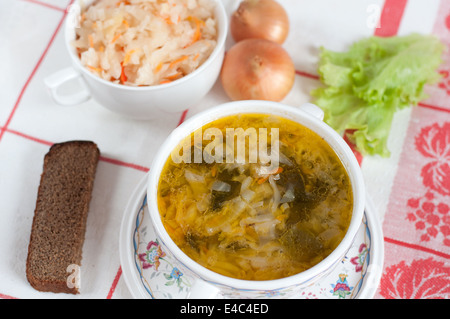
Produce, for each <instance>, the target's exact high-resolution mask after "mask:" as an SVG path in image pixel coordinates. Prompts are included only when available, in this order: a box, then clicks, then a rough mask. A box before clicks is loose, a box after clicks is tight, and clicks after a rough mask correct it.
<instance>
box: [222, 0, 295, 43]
mask: <svg viewBox="0 0 450 319" xmlns="http://www.w3.org/2000/svg"><path fill="white" fill-rule="evenodd" d="M230 30H231V35H232V36H233V39H234V40H235V41H236V42H238V41H242V40H244V39H249V38H258V39H266V40H270V41H273V42H276V43H279V44H282V43H283V42H284V40H286V37H287V35H288V33H289V19H288V15H287V13H286V11H285V10H284V8H283V7H282V6H281V5H280V4H279V3H278V2H276V1H273V0H244V1H242V2H241V4H240V5H239V8H238V9H237V10H236V11H235V12H234V13H233V14H232V16H231V22H230Z"/></svg>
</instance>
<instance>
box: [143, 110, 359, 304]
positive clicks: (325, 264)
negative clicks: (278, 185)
mask: <svg viewBox="0 0 450 319" xmlns="http://www.w3.org/2000/svg"><path fill="white" fill-rule="evenodd" d="M239 113H261V114H273V115H278V116H282V117H285V118H287V119H291V120H293V121H296V122H298V123H300V124H302V125H304V126H306V127H308V128H310V129H311V130H312V131H314V132H316V133H317V134H319V135H320V136H321V137H322V138H323V139H324V140H325V141H326V142H327V143H328V144H329V145H330V146H331V147H332V148H333V149H334V151H335V152H336V154H337V155H338V156H339V158H340V159H341V161H342V163H343V165H344V167H345V168H346V170H347V173H348V175H349V177H350V181H351V184H352V191H353V197H354V207H353V212H352V218H351V221H350V226H349V228H348V230H347V233H346V235H345V236H344V238H343V240H342V241H341V243H340V244H339V245H338V247H337V248H336V249H335V250H334V251H333V252H332V253H331V254H330V255H329V256H327V257H326V258H325V259H324V260H322V261H321V262H320V263H318V264H317V265H315V266H314V267H312V268H310V269H308V270H306V271H303V272H301V273H299V274H296V275H294V276H290V277H286V278H282V279H276V280H267V281H250V280H240V279H234V278H230V277H226V276H223V275H220V274H217V273H215V272H213V271H211V270H208V269H206V268H205V267H203V266H201V265H199V264H198V263H196V262H195V261H194V260H192V259H191V258H189V257H188V256H187V255H186V254H185V253H184V252H183V251H182V250H181V249H180V248H178V247H177V245H176V244H175V243H174V241H173V240H172V239H171V238H170V236H169V235H168V233H167V232H166V230H165V228H164V226H163V223H162V221H161V218H160V214H159V211H158V207H157V188H158V183H159V177H160V174H161V171H162V169H163V167H164V165H165V163H166V161H167V159H168V158H169V156H170V154H171V152H172V150H173V149H174V148H175V147H176V146H177V145H178V144H179V143H180V141H182V140H183V139H184V138H185V137H186V136H188V135H189V134H191V133H192V132H194V131H195V130H196V129H198V128H200V127H202V126H203V125H205V124H207V123H210V122H212V121H214V120H217V119H219V118H222V117H225V116H229V115H233V114H239ZM322 119H323V112H322V111H321V110H320V109H319V108H318V107H317V106H315V105H312V104H306V105H304V106H301V107H300V108H295V107H291V106H286V105H283V104H280V103H275V102H267V101H238V102H230V103H226V104H222V105H220V106H217V107H214V108H211V109H209V110H206V111H204V112H202V113H199V114H197V115H195V116H193V117H191V118H190V119H189V120H187V121H185V122H184V123H183V124H182V125H180V126H179V127H178V128H176V129H175V130H174V131H173V132H172V134H171V135H170V136H169V137H168V138H167V140H166V141H165V142H164V143H163V145H162V146H161V148H160V149H159V151H158V152H157V154H156V156H155V158H154V160H153V163H152V165H151V168H150V173H149V180H148V185H147V199H148V205H149V211H150V217H151V220H152V224H153V227H154V228H155V232H156V235H157V237H158V238H159V241H160V243H161V244H162V245H163V246H164V251H165V252H166V254H170V255H171V256H172V257H173V258H174V259H175V260H177V261H178V265H177V267H179V269H181V270H182V271H183V272H189V273H190V274H191V275H193V276H194V277H195V278H197V279H196V282H195V283H194V285H193V287H192V289H191V297H192V298H209V297H216V296H218V295H219V294H220V291H221V290H222V291H227V293H230V291H232V292H234V293H239V294H240V295H241V296H243V297H251V298H255V297H267V295H268V293H269V295H270V294H271V293H273V294H272V295H274V296H277V295H278V294H277V292H283V294H284V295H285V296H290V295H292V294H295V293H298V291H299V290H301V289H303V288H304V287H306V286H308V285H311V284H312V283H314V282H315V281H317V280H319V279H320V278H322V277H323V276H324V275H326V274H328V273H329V272H330V271H332V270H333V268H334V267H335V266H336V265H337V264H338V263H339V262H340V261H341V260H342V258H343V257H344V256H345V254H346V252H347V250H348V249H349V248H350V247H351V244H352V242H353V239H354V237H355V235H356V233H357V231H358V228H359V227H360V225H361V220H362V216H363V212H364V206H365V190H364V182H363V177H362V173H361V170H360V167H359V164H358V162H357V160H356V158H355V156H354V154H353V152H352V151H351V149H350V147H349V146H348V145H347V143H346V142H345V141H344V140H343V139H342V138H341V136H339V134H337V133H336V132H335V131H334V130H333V129H332V128H330V127H329V126H328V125H326V124H325V123H324V122H323V121H322Z"/></svg>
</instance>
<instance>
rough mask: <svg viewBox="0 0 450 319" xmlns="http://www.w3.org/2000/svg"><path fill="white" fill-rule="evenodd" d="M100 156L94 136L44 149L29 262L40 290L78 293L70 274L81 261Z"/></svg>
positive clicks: (30, 275)
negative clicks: (85, 139)
mask: <svg viewBox="0 0 450 319" xmlns="http://www.w3.org/2000/svg"><path fill="white" fill-rule="evenodd" d="M99 156H100V151H99V149H98V147H97V145H96V144H95V143H93V142H91V141H69V142H64V143H59V144H54V145H53V146H52V147H51V148H50V150H49V152H48V153H47V154H46V155H45V158H44V165H43V172H42V175H41V180H40V185H39V189H38V196H37V201H36V209H35V212H34V217H33V224H32V228H31V235H30V243H29V246H28V257H27V265H26V266H27V267H26V275H27V279H28V281H29V283H30V284H31V286H32V287H34V288H35V289H36V290H39V291H50V292H55V293H60V292H63V293H71V294H78V293H79V290H78V287H77V285H74V282H72V281H71V282H68V279H69V280H72V279H74V278H69V276H71V275H72V276H73V275H74V274H76V273H75V272H76V271H79V269H77V268H76V267H80V266H81V257H82V248H83V243H84V236H85V231H86V220H87V216H88V211H89V203H90V200H91V195H92V190H93V186H94V178H95V172H96V169H97V163H98V160H99ZM68 267H69V268H68Z"/></svg>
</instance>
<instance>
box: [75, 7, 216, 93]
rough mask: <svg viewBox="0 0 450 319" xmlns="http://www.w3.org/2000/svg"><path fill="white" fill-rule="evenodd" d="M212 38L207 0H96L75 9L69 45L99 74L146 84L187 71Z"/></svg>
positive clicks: (209, 50)
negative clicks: (77, 13)
mask: <svg viewBox="0 0 450 319" xmlns="http://www.w3.org/2000/svg"><path fill="white" fill-rule="evenodd" d="M216 40H217V23H216V20H215V17H214V3H213V2H212V1H210V0H99V1H96V2H94V3H93V4H92V5H90V6H88V7H86V8H81V13H80V27H79V28H76V38H75V41H74V42H73V45H74V46H75V48H76V50H77V53H78V55H79V58H80V60H81V63H82V64H83V65H84V66H85V67H86V68H87V69H89V70H90V71H91V72H92V73H94V74H96V75H98V76H99V77H101V78H102V79H104V80H107V81H111V82H114V83H118V84H124V85H130V86H149V85H159V84H164V83H170V82H172V81H175V80H177V79H179V78H182V77H184V76H185V75H187V74H189V73H191V72H193V71H194V70H195V69H197V68H198V67H199V66H200V65H202V64H203V63H204V62H205V61H206V60H207V59H208V57H209V56H210V54H211V53H212V51H213V50H214V48H215V46H216Z"/></svg>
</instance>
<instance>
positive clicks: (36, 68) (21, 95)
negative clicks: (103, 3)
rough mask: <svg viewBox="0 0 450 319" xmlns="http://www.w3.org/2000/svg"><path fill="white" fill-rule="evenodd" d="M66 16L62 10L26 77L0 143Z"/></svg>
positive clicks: (4, 127) (3, 130)
mask: <svg viewBox="0 0 450 319" xmlns="http://www.w3.org/2000/svg"><path fill="white" fill-rule="evenodd" d="M73 1H74V0H71V1H70V3H69V5H68V6H67V7H69V6H70V5H71V4H72V2H73ZM66 16H67V11H66V10H64V14H63V16H62V18H61V20H60V21H59V23H58V25H57V27H56V29H55V31H54V32H53V34H52V37H51V38H50V41H49V42H48V44H47V46H46V48H45V50H44V52H43V53H42V55H41V57H40V58H39V60H38V62H37V64H36V65H35V67H34V69H33V71H32V72H31V74H30V76H29V77H28V79H27V81H26V82H25V85H24V86H23V87H22V90H21V91H20V94H19V97H18V98H17V100H16V103H15V104H14V107H13V109H12V111H11V113H10V114H9V116H8V119H7V120H6V123H5V125H4V126H3V129H1V130H0V141H1V140H2V137H3V134H4V133H5V130H6V129H7V128H8V126H9V124H10V123H11V120H12V118H13V117H14V114H15V113H16V111H17V107H18V106H19V104H20V101H21V100H22V97H23V95H24V94H25V91H26V90H27V88H28V85H29V84H30V82H31V80H32V79H33V77H34V75H35V74H36V72H37V70H38V69H39V67H40V65H41V64H42V61H43V60H44V58H45V56H46V55H47V52H48V50H49V49H50V46H51V45H52V43H53V41H54V40H55V38H56V35H57V34H58V31H59V29H61V26H62V24H63V22H64V19H65V18H66Z"/></svg>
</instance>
